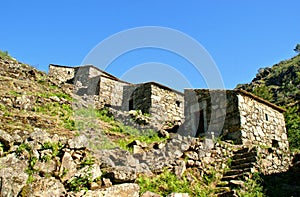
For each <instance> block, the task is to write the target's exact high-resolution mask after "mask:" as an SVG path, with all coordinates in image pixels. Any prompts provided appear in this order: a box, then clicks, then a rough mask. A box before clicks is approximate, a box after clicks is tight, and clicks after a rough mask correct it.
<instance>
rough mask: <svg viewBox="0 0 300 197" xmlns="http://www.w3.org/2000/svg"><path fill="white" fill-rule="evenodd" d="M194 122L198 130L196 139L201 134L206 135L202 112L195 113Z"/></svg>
mask: <svg viewBox="0 0 300 197" xmlns="http://www.w3.org/2000/svg"><path fill="white" fill-rule="evenodd" d="M194 118H195V119H194V120H195V124H196V128H197V132H196V137H199V136H200V135H201V134H204V133H205V130H204V112H203V110H200V111H199V112H195V113H194Z"/></svg>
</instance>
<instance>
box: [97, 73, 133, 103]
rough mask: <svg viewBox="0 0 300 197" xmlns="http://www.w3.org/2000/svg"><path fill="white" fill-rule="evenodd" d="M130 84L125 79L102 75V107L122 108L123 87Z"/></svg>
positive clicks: (100, 95) (100, 94) (100, 98)
mask: <svg viewBox="0 0 300 197" xmlns="http://www.w3.org/2000/svg"><path fill="white" fill-rule="evenodd" d="M128 85H129V84H128V83H126V82H123V81H118V80H115V79H111V78H109V77H106V76H101V79H100V85H99V86H100V91H99V101H100V105H101V106H102V107H104V106H111V107H113V108H117V109H120V108H121V107H122V104H123V89H124V87H125V86H128Z"/></svg>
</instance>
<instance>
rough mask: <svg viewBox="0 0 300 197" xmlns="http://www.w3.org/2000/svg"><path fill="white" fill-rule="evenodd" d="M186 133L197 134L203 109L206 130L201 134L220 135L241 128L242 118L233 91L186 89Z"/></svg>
mask: <svg viewBox="0 0 300 197" xmlns="http://www.w3.org/2000/svg"><path fill="white" fill-rule="evenodd" d="M184 100H185V110H184V113H185V130H186V132H187V133H186V135H191V136H196V134H197V129H198V127H199V126H200V125H199V121H200V113H199V112H200V111H201V110H202V111H203V116H204V117H203V121H204V131H203V133H202V134H201V135H206V136H207V137H212V136H211V135H214V137H218V136H219V135H220V134H224V133H227V132H232V131H236V130H239V128H240V119H239V109H238V100H237V97H236V96H235V95H234V94H233V92H231V91H221V90H208V89H186V90H185V92H184Z"/></svg>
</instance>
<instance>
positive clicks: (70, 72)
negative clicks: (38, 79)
mask: <svg viewBox="0 0 300 197" xmlns="http://www.w3.org/2000/svg"><path fill="white" fill-rule="evenodd" d="M48 74H49V76H52V77H55V78H56V79H57V80H58V81H59V83H63V82H66V81H68V80H72V79H73V78H74V74H75V70H74V68H73V67H65V66H55V65H51V64H50V65H49V73H48Z"/></svg>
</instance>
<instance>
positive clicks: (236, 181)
mask: <svg viewBox="0 0 300 197" xmlns="http://www.w3.org/2000/svg"><path fill="white" fill-rule="evenodd" d="M231 159H232V161H231V165H230V170H229V171H227V172H225V173H224V174H223V177H222V179H221V182H220V183H219V184H218V185H217V187H218V188H230V191H224V192H217V196H218V197H227V196H230V197H232V196H237V194H236V192H235V190H234V188H240V187H244V180H245V179H246V178H247V177H250V175H251V172H252V170H253V167H254V166H255V162H256V161H257V152H256V149H255V148H248V147H241V148H240V149H239V150H237V151H235V152H234V155H233V156H232V157H231Z"/></svg>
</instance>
